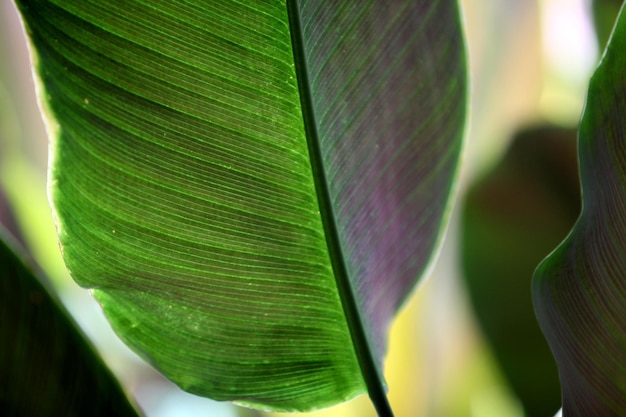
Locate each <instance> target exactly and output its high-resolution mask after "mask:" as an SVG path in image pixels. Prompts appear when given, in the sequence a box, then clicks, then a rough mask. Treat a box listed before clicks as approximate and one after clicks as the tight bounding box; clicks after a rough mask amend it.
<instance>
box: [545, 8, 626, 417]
mask: <svg viewBox="0 0 626 417" xmlns="http://www.w3.org/2000/svg"><path fill="white" fill-rule="evenodd" d="M625 50H626V16H625V15H624V12H623V9H622V12H621V13H620V17H619V18H618V21H617V23H616V27H615V29H614V31H613V34H612V37H611V39H610V41H609V45H608V47H607V50H606V51H605V53H604V56H603V57H602V60H601V62H600V64H599V66H598V68H597V70H596V72H595V74H594V75H593V77H592V78H591V82H590V85H589V91H588V95H587V102H586V105H585V110H584V114H583V117H582V120H581V124H580V130H579V138H578V152H579V164H580V175H581V182H582V193H583V210H582V214H581V216H580V218H579V219H578V222H577V223H576V225H575V226H574V228H573V230H572V232H571V233H570V235H569V236H568V237H567V239H566V240H565V241H564V242H563V243H562V244H561V245H560V246H559V247H558V248H557V249H556V251H555V252H554V253H552V254H551V255H550V256H549V257H548V258H547V259H546V260H545V261H544V262H543V263H542V264H541V265H540V266H539V267H538V269H537V271H536V272H535V277H534V282H533V287H534V288H533V290H534V294H533V299H534V303H535V311H536V313H537V316H538V319H539V322H540V324H541V327H542V329H543V332H544V334H545V336H546V338H547V339H548V342H549V343H550V347H551V349H552V351H553V353H554V356H555V358H556V360H557V364H558V367H559V378H560V380H561V387H562V392H563V415H564V416H623V415H626V55H625V54H624V51H625Z"/></svg>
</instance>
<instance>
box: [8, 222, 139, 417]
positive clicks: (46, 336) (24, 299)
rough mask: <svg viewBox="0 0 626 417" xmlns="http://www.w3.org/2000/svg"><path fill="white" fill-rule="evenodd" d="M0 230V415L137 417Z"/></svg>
mask: <svg viewBox="0 0 626 417" xmlns="http://www.w3.org/2000/svg"><path fill="white" fill-rule="evenodd" d="M7 236H8V233H7V231H6V230H5V229H4V228H3V227H2V226H0V265H2V267H1V268H0V340H1V341H2V342H1V346H0V414H2V415H4V416H16V415H19V416H44V415H63V416H85V415H93V416H112V415H114V416H137V413H136V411H135V410H134V409H133V407H132V406H131V405H130V403H129V402H128V400H127V398H126V396H125V395H124V392H123V391H122V389H121V388H120V385H119V383H118V382H117V381H116V380H115V379H114V377H113V376H112V375H111V373H110V371H109V370H108V369H107V367H106V366H105V365H104V363H103V362H102V360H101V359H100V357H99V356H98V354H97V353H96V352H95V351H94V349H93V347H92V346H91V344H90V343H89V342H88V341H87V340H86V339H85V337H84V336H83V335H82V333H81V332H80V330H78V327H77V326H76V324H75V323H74V322H73V321H72V320H71V319H70V318H69V315H68V313H67V312H66V311H65V309H64V308H63V307H62V306H61V305H60V304H59V302H58V301H57V300H56V299H54V298H53V297H51V296H50V295H49V293H48V291H47V290H46V289H45V287H44V286H43V285H42V284H41V283H40V281H39V279H38V278H37V277H36V276H35V274H33V272H32V270H31V268H30V267H29V266H28V265H27V264H25V263H24V260H23V257H21V256H19V255H18V254H17V253H18V251H16V249H15V245H13V244H9V243H10V241H9V239H8V238H7Z"/></svg>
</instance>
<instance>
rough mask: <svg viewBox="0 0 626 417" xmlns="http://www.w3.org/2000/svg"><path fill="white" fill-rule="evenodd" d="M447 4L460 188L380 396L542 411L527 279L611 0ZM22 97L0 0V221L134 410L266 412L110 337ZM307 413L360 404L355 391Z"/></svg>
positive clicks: (445, 410)
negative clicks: (71, 267)
mask: <svg viewBox="0 0 626 417" xmlns="http://www.w3.org/2000/svg"><path fill="white" fill-rule="evenodd" d="M461 4H462V6H463V11H464V20H465V26H466V34H467V38H468V53H469V61H470V71H471V82H472V87H471V103H470V123H469V125H468V128H467V134H468V139H467V145H466V150H465V158H464V159H465V160H464V164H463V167H462V173H461V178H460V184H459V194H458V196H457V204H456V209H455V211H454V213H453V216H452V221H451V224H450V227H449V230H448V236H447V239H446V243H445V245H444V248H443V250H442V252H441V253H440V254H439V257H438V260H437V262H436V263H435V264H434V267H433V268H432V270H431V272H430V274H429V275H430V277H429V279H427V280H424V281H423V283H422V284H421V285H420V287H419V290H418V291H416V294H415V296H414V297H412V299H411V300H410V301H409V302H408V304H407V305H406V306H405V308H404V309H403V310H402V311H401V312H400V314H399V316H398V318H397V320H396V322H395V323H394V325H393V328H392V331H391V336H390V337H391V339H390V350H389V354H388V358H387V361H386V378H387V382H388V385H389V387H390V389H389V398H390V402H391V405H392V407H393V408H394V410H395V412H396V415H398V416H399V417H402V416H433V417H448V416H450V417H465V416H467V417H522V416H527V417H534V416H549V415H554V414H555V413H556V412H557V409H558V407H559V404H560V395H559V390H558V385H557V376H556V367H555V365H554V362H553V360H552V358H551V355H550V353H549V350H548V348H547V344H546V343H545V341H544V340H543V337H542V335H541V333H540V331H539V328H538V326H537V324H536V321H535V319H534V315H533V313H532V304H531V299H530V279H531V274H532V271H533V269H534V268H535V266H536V265H537V263H538V262H539V261H540V260H541V259H542V258H543V257H545V256H546V255H547V254H548V253H549V251H551V250H552V249H553V248H554V247H555V246H556V245H557V244H558V243H559V241H560V240H562V239H563V238H564V237H565V235H566V233H567V231H568V230H569V227H570V226H571V225H572V224H573V222H574V220H575V218H576V216H577V215H578V210H579V195H578V194H579V191H578V190H579V186H578V180H577V177H576V175H577V173H576V166H577V164H576V154H575V147H576V145H575V137H576V133H575V132H576V131H575V129H576V125H577V122H578V118H579V115H580V111H581V109H582V105H583V101H584V94H585V91H586V87H587V82H588V78H589V76H590V75H591V72H592V71H593V68H594V67H595V65H596V63H597V60H598V56H599V55H598V50H601V49H602V48H603V47H604V45H605V44H606V41H607V39H608V36H609V34H610V30H611V28H612V26H613V22H614V19H615V16H616V15H617V12H618V10H619V7H620V5H621V1H618V0H596V1H594V2H589V1H586V0H485V1H481V2H477V1H472V0H461ZM594 22H595V29H596V30H594ZM596 31H597V35H596ZM598 45H599V46H600V48H598ZM36 103H37V102H36V98H35V89H34V86H33V82H32V77H31V70H30V64H29V56H28V51H27V47H26V42H25V40H24V37H23V33H22V28H21V26H20V23H19V21H18V19H17V15H16V12H15V8H14V6H13V4H12V2H11V1H3V2H0V222H2V224H4V225H5V227H6V228H8V229H9V230H10V231H11V233H13V234H14V235H15V236H16V238H17V239H18V240H20V241H21V242H22V243H23V244H24V246H25V247H27V248H28V250H29V251H30V252H31V254H32V255H33V257H34V258H35V259H36V261H37V262H38V264H39V265H40V266H41V268H42V269H43V270H44V271H45V272H46V274H47V275H48V276H49V277H50V278H51V281H52V284H53V286H54V287H55V288H56V290H57V291H58V293H59V296H60V298H61V300H62V302H63V303H64V304H65V305H66V306H67V308H68V309H69V310H70V312H71V313H72V315H73V317H74V318H75V319H76V320H77V321H78V323H79V325H80V326H81V327H82V328H83V329H84V331H85V333H86V334H87V335H88V337H89V338H90V339H91V340H92V341H93V343H94V344H95V345H96V347H97V348H98V350H99V352H100V353H101V354H102V356H103V358H104V360H105V362H106V363H107V364H108V366H109V367H110V368H111V369H112V370H113V372H114V373H115V375H116V376H117V377H118V378H119V379H120V381H121V382H122V384H123V385H124V387H125V388H126V390H127V392H129V393H130V395H132V396H133V397H135V398H136V400H137V402H138V403H139V404H140V406H141V407H142V408H143V410H144V411H145V413H146V415H148V416H150V417H156V416H158V417H165V416H167V417H172V416H186V415H194V416H261V415H267V416H280V415H281V414H280V413H261V412H256V411H252V410H247V409H242V408H238V407H234V406H231V405H229V404H223V403H216V402H213V401H211V400H207V399H203V398H199V397H195V396H193V395H189V394H185V393H183V392H181V391H180V390H179V389H178V388H176V387H175V386H173V385H172V384H171V383H169V382H168V381H167V380H165V379H164V378H163V377H161V376H160V375H159V374H158V373H157V372H156V371H154V370H153V369H152V368H151V367H150V366H148V365H147V364H145V363H144V362H143V361H142V360H141V359H139V358H138V357H137V356H136V355H134V354H133V353H132V352H130V351H129V350H128V349H127V348H126V347H125V346H124V345H123V344H122V343H121V342H120V341H119V340H118V339H117V337H116V336H115V335H114V334H113V333H112V331H111V330H110V327H109V326H108V324H107V323H106V321H105V320H104V318H103V317H102V314H101V312H100V311H99V308H98V307H97V305H96V304H95V302H94V301H93V300H92V299H91V297H90V295H89V294H88V292H87V291H85V290H82V289H80V288H79V287H78V286H77V285H76V284H75V283H74V282H73V281H72V280H71V278H69V276H68V275H67V273H66V271H65V268H64V266H63V263H62V261H61V258H60V253H59V250H58V246H57V243H56V237H55V232H54V225H53V221H52V218H51V216H50V209H49V207H48V203H47V197H46V185H45V175H46V164H47V139H46V135H45V128H44V126H43V123H42V121H41V117H40V115H39V110H38V108H37V104H36ZM307 415H309V416H319V417H322V416H323V417H332V416H342V417H346V416H347V417H350V416H359V417H361V416H373V415H374V411H373V409H372V408H371V406H370V404H369V400H368V399H367V398H365V397H360V398H357V399H356V400H354V401H351V402H348V403H346V404H343V405H340V406H337V407H333V408H331V409H328V410H322V411H319V412H315V413H309V414H307Z"/></svg>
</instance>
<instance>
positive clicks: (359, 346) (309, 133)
mask: <svg viewBox="0 0 626 417" xmlns="http://www.w3.org/2000/svg"><path fill="white" fill-rule="evenodd" d="M287 13H288V16H289V30H290V35H291V44H292V48H293V56H294V64H295V73H296V78H297V82H298V91H299V97H300V104H301V108H302V119H303V122H304V129H305V134H306V140H307V148H308V152H309V157H310V161H311V171H312V175H313V182H314V185H315V192H316V194H317V201H318V204H319V209H320V217H321V221H322V225H323V228H324V236H325V237H326V239H325V240H326V244H327V246H328V254H329V258H330V262H331V266H332V270H333V275H334V277H335V282H336V284H337V290H338V293H339V298H340V300H341V305H342V307H343V312H344V316H345V318H346V323H347V326H348V329H349V331H350V337H351V339H352V345H353V347H354V351H355V353H356V357H357V361H358V363H359V366H360V369H361V374H362V376H363V379H364V381H365V385H366V387H367V391H368V394H369V397H370V399H371V401H372V403H373V404H374V407H375V408H376V411H377V412H378V415H379V416H380V417H383V416H393V413H392V411H391V407H390V405H389V402H388V400H387V396H386V394H385V390H384V387H383V386H382V383H381V381H382V378H381V375H380V373H379V370H378V367H377V366H376V363H375V361H374V357H373V355H372V351H371V349H370V344H369V341H368V338H367V335H366V333H365V328H364V326H363V322H362V321H361V315H360V313H359V309H358V307H357V303H356V300H355V298H354V294H353V291H352V288H351V285H350V281H349V279H348V272H347V267H346V263H345V259H344V257H343V251H342V249H341V242H340V239H339V232H338V230H337V223H336V221H335V214H334V212H333V208H332V204H331V199H330V192H329V188H328V181H327V178H326V173H325V170H324V165H323V162H322V151H321V147H320V140H319V134H318V131H317V124H316V120H315V112H314V109H313V100H312V93H311V83H310V82H309V77H308V73H307V65H306V57H305V53H304V40H303V38H302V25H301V22H300V16H299V10H298V5H297V4H296V0H287Z"/></svg>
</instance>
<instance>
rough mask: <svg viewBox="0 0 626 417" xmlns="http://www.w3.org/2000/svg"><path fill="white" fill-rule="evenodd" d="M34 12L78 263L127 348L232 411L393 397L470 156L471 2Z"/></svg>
mask: <svg viewBox="0 0 626 417" xmlns="http://www.w3.org/2000/svg"><path fill="white" fill-rule="evenodd" d="M18 5H19V7H20V10H21V12H22V15H23V17H24V20H25V22H26V26H27V29H28V31H29V34H30V36H31V40H32V43H33V45H34V47H35V50H36V54H37V58H38V63H37V67H38V71H39V76H40V78H41V81H42V82H43V86H44V91H45V93H44V94H45V96H44V97H43V100H44V102H45V105H46V107H47V108H48V110H49V112H50V114H51V115H52V117H53V120H54V121H53V122H51V124H52V125H53V126H58V128H57V131H56V132H55V135H54V137H53V139H52V144H51V147H52V151H51V154H52V158H53V160H52V165H51V173H50V192H51V199H52V201H53V205H54V207H55V211H56V216H57V225H58V231H59V237H60V241H61V244H62V248H63V253H64V259H65V262H66V264H67V266H68V269H69V271H70V273H71V274H72V276H73V277H74V279H76V281H77V282H78V283H79V284H81V285H83V286H85V287H89V288H93V293H94V296H95V297H96V298H97V299H98V301H99V302H100V304H101V305H102V307H103V309H104V311H105V313H106V315H107V317H108V318H109V320H110V321H111V324H112V326H113V327H114V328H115V330H116V331H117V332H118V334H119V335H120V337H121V338H122V339H123V340H125V341H126V343H127V344H129V345H130V346H131V347H133V348H134V349H135V350H136V351H138V352H140V353H141V354H142V355H143V356H144V357H146V358H147V359H148V360H149V361H151V362H152V363H153V364H154V365H155V366H156V367H157V368H158V369H160V370H161V371H162V372H163V373H164V374H165V375H166V376H168V377H169V378H170V379H172V380H173V381H175V382H176V383H177V384H179V385H180V386H181V387H182V388H184V389H186V390H188V391H190V392H193V393H196V394H200V395H205V396H209V397H211V398H214V399H218V400H233V401H237V402H238V403H241V404H246V405H252V406H257V407H263V408H271V409H276V410H308V409H313V408H320V407H324V406H329V405H332V404H334V403H337V402H340V401H343V400H346V399H349V398H352V397H354V396H355V395H358V394H360V393H364V392H366V391H368V390H369V391H372V385H376V384H378V385H379V386H380V384H381V382H380V377H379V375H380V374H381V368H382V365H381V363H382V358H383V355H384V352H385V349H386V348H385V346H386V341H385V339H386V333H387V327H388V325H389V322H390V321H391V319H392V317H393V315H394V313H395V311H396V310H397V309H398V308H399V306H400V304H401V303H402V302H403V301H404V299H405V298H406V296H407V294H408V292H410V290H411V288H412V287H413V286H414V285H415V283H416V281H417V280H418V278H419V276H420V275H421V274H422V272H423V271H424V268H425V267H426V265H427V263H428V261H429V259H430V257H431V253H432V251H433V249H434V248H435V246H436V245H437V243H438V241H439V239H440V236H441V229H442V223H443V220H444V219H445V217H446V215H445V213H446V208H447V207H448V200H449V198H448V196H449V195H450V192H451V189H452V187H453V182H454V178H455V173H456V165H457V160H458V155H459V152H460V148H461V137H462V132H463V121H464V113H465V107H464V98H465V90H466V85H465V66H464V65H465V63H464V51H463V45H462V41H461V33H460V26H459V19H458V11H457V6H456V3H455V2H454V1H452V0H446V1H435V2H426V1H418V2H415V1H392V2H384V3H382V2H361V1H330V2H316V1H311V2H306V1H302V2H295V1H294V2H287V3H285V2H284V1H267V2H258V1H250V2H247V1H243V2H235V1H210V2H200V1H196V2H194V1H182V0H180V1H132V2H128V1H123V2H122V1H113V0H112V1H108V2H106V3H103V2H98V1H81V2H73V1H36V0H32V1H31V0H20V1H19V2H18ZM57 123H58V125H57Z"/></svg>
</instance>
